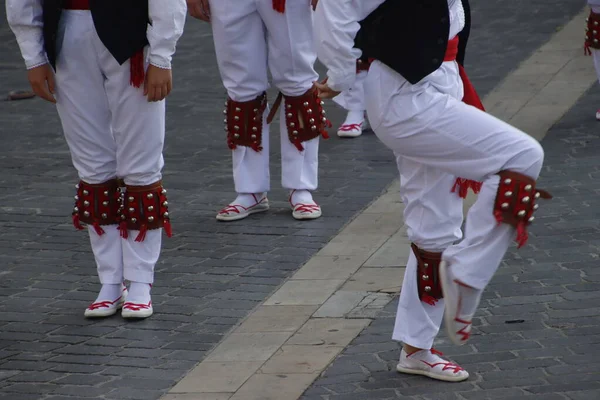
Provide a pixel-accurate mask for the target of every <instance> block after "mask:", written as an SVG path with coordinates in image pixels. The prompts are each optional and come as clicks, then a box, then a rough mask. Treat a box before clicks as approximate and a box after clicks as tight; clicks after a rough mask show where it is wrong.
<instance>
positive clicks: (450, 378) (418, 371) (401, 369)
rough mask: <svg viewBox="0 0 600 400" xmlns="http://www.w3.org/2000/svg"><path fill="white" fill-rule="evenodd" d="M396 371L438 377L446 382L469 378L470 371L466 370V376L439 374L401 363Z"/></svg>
mask: <svg viewBox="0 0 600 400" xmlns="http://www.w3.org/2000/svg"><path fill="white" fill-rule="evenodd" d="M396 371H398V372H401V373H403V374H411V375H422V376H426V377H428V378H431V379H437V380H438V381H445V382H461V381H465V380H467V379H469V373H468V372H467V371H465V372H466V374H467V375H466V376H448V375H439V374H436V373H433V372H430V371H424V370H421V369H412V368H406V367H403V366H401V365H400V364H398V365H396Z"/></svg>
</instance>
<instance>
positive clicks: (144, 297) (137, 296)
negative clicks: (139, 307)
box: [127, 282, 152, 304]
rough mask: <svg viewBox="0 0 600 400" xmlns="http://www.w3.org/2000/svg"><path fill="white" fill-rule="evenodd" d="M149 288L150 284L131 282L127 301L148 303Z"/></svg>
mask: <svg viewBox="0 0 600 400" xmlns="http://www.w3.org/2000/svg"><path fill="white" fill-rule="evenodd" d="M150 289H152V286H150V284H149V283H140V282H131V286H129V294H128V295H127V302H129V303H135V304H148V303H149V302H150Z"/></svg>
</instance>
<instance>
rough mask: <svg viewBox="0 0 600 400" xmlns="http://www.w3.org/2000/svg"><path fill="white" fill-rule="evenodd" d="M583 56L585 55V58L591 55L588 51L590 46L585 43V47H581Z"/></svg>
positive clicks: (590, 51)
mask: <svg viewBox="0 0 600 400" xmlns="http://www.w3.org/2000/svg"><path fill="white" fill-rule="evenodd" d="M583 55H585V56H591V55H592V50H590V45H589V44H587V43H586V44H585V45H583Z"/></svg>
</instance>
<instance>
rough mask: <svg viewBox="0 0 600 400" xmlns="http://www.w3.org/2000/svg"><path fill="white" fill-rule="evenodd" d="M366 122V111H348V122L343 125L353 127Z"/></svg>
mask: <svg viewBox="0 0 600 400" xmlns="http://www.w3.org/2000/svg"><path fill="white" fill-rule="evenodd" d="M364 120H365V112H364V111H354V110H353V111H348V115H346V120H345V121H344V123H343V125H352V124H360V123H362V122H364Z"/></svg>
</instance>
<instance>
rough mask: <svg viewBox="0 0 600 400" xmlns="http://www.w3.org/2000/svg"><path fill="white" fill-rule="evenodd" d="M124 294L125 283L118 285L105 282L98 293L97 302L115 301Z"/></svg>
mask: <svg viewBox="0 0 600 400" xmlns="http://www.w3.org/2000/svg"><path fill="white" fill-rule="evenodd" d="M122 295H123V284H121V283H117V284H116V285H112V284H104V285H102V289H100V293H98V298H97V299H96V301H95V302H96V303H98V302H100V301H115V300H117V299H118V298H119V297H121V296H122Z"/></svg>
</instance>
